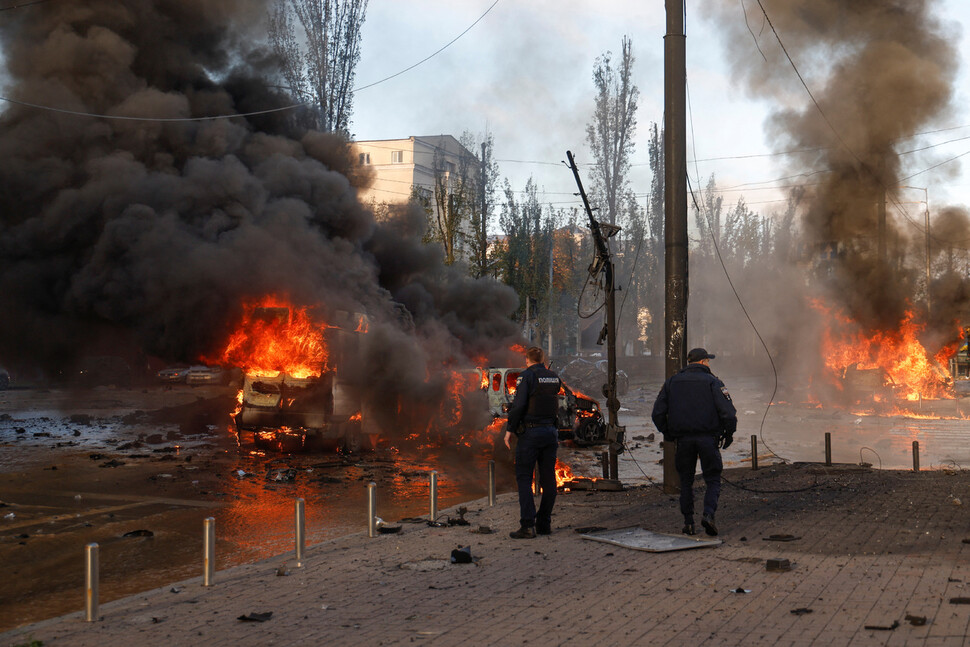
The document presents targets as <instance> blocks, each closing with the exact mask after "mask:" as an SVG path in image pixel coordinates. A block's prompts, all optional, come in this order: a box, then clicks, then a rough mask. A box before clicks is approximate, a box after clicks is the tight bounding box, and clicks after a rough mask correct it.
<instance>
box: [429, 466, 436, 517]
mask: <svg viewBox="0 0 970 647" xmlns="http://www.w3.org/2000/svg"><path fill="white" fill-rule="evenodd" d="M430 498H431V511H430V512H431V518H430V520H431V523H434V522H435V521H437V520H438V472H436V471H434V470H432V471H431V488H430Z"/></svg>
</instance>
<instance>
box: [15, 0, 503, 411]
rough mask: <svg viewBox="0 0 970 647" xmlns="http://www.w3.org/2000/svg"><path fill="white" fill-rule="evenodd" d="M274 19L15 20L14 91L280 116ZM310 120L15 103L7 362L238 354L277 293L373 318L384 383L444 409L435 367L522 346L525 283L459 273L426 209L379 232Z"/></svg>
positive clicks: (20, 14) (78, 5) (253, 10)
mask: <svg viewBox="0 0 970 647" xmlns="http://www.w3.org/2000/svg"><path fill="white" fill-rule="evenodd" d="M265 15H266V6H265V2H262V1H258V0H232V1H228V0H136V1H134V2H123V3H119V2H114V1H106V0H104V1H101V0H94V1H91V0H84V1H74V0H56V1H54V2H49V3H43V4H38V5H32V6H29V7H24V8H22V9H20V10H18V11H11V12H6V13H4V15H3V20H2V22H0V42H2V46H3V55H4V61H5V63H6V67H7V70H8V72H9V77H10V79H11V83H10V85H9V86H8V87H7V88H5V89H4V95H5V96H7V97H9V98H10V99H13V100H15V101H18V102H24V103H31V104H37V105H43V106H51V107H56V108H59V109H62V110H67V111H72V112H75V113H90V114H97V115H111V116H116V117H151V118H155V119H158V120H173V119H185V118H190V117H206V116H214V115H222V114H233V113H240V112H249V111H259V110H266V109H270V108H275V107H279V106H282V105H285V102H286V99H285V98H283V97H281V96H279V95H278V94H277V93H276V92H275V91H274V90H272V89H271V86H272V85H273V74H274V72H273V69H274V68H273V61H272V60H270V58H268V57H267V55H266V53H265V52H266V50H265V49H262V48H261V47H260V45H259V43H260V42H261V40H262V35H263V33H262V31H261V30H262V27H263V25H262V22H263V20H264V17H265ZM290 123H293V120H290V119H288V118H287V113H286V112H281V113H271V114H268V115H262V116H254V117H251V118H233V119H211V120H204V121H145V120H125V119H105V118H98V117H91V116H83V115H78V114H67V113H65V112H56V111H51V110H41V109H38V108H34V107H28V106H25V105H22V103H21V104H18V103H10V104H8V105H7V106H6V108H5V110H4V112H3V113H2V115H0V214H2V220H0V312H2V313H3V314H2V315H0V361H2V362H6V363H13V364H21V365H34V366H43V367H44V368H45V369H46V370H47V371H48V372H56V371H58V370H60V369H63V368H65V367H68V366H70V364H71V363H72V361H74V360H75V359H76V358H77V357H79V356H82V355H84V354H86V353H91V352H95V351H98V354H105V353H103V350H102V349H104V348H105V347H106V346H110V347H111V348H112V349H113V350H114V351H115V352H125V351H130V350H131V349H138V350H140V351H143V352H144V353H147V354H150V355H153V356H158V357H161V358H164V359H167V360H172V361H175V360H181V361H194V360H197V359H198V358H199V357H201V356H213V355H216V354H217V353H218V352H219V350H220V348H219V345H220V344H221V343H223V342H224V340H225V335H226V332H227V329H228V327H229V326H231V325H232V324H233V322H234V321H235V320H236V318H237V317H238V315H239V313H240V309H241V307H242V304H243V303H244V302H245V301H247V300H250V299H253V298H258V297H261V296H263V295H266V294H271V293H272V294H281V295H287V296H289V297H290V298H291V299H292V300H293V301H294V302H296V303H298V304H313V305H322V306H323V307H324V308H325V309H331V310H344V311H351V312H366V313H367V314H368V315H370V316H371V317H372V318H373V319H374V324H373V332H374V333H375V334H374V335H373V338H372V339H371V340H370V341H369V350H368V353H369V354H370V355H369V360H368V363H369V364H370V366H371V368H372V370H373V371H374V373H375V374H382V370H383V369H384V367H386V366H388V365H389V364H394V366H393V371H394V374H393V376H391V375H390V373H388V377H387V379H386V380H382V379H375V383H379V384H380V385H381V388H385V389H388V390H389V391H390V393H391V395H392V396H395V397H396V396H398V395H400V396H402V397H403V396H410V395H412V393H411V391H412V390H413V391H415V392H420V393H421V395H422V396H424V397H426V398H428V399H429V401H434V400H435V398H439V399H440V397H441V396H440V390H441V389H440V388H439V389H437V390H434V392H433V393H430V394H429V393H427V390H428V388H429V387H428V386H427V385H426V379H427V376H428V375H429V374H433V373H434V372H435V371H436V370H438V369H439V368H440V367H441V366H442V365H444V364H446V363H451V364H453V365H454V364H457V365H465V364H468V363H470V362H471V361H472V359H471V358H475V359H479V358H481V357H483V356H487V355H488V354H489V353H490V352H493V351H496V350H499V349H502V348H503V347H506V346H507V345H508V344H509V343H510V342H512V341H513V340H515V339H516V338H517V335H516V327H515V326H514V325H513V324H512V323H511V321H510V320H509V319H508V316H507V315H508V313H509V312H510V311H511V310H513V309H514V307H515V304H516V301H517V300H516V298H515V295H514V294H512V293H511V291H510V290H509V289H508V288H505V287H503V286H500V285H498V284H495V283H492V282H487V281H484V282H473V281H472V280H470V279H468V278H466V277H462V276H461V275H460V273H458V272H456V271H454V270H453V269H451V268H448V267H446V266H445V265H444V264H443V263H442V258H441V255H440V254H438V253H437V252H436V250H434V249H433V248H430V247H428V246H425V245H423V244H422V243H421V237H422V235H423V233H424V229H423V226H424V223H423V219H422V218H421V216H420V215H419V214H415V213H410V212H408V213H405V214H403V215H402V216H401V218H399V219H395V220H391V221H390V222H389V223H387V224H377V223H376V222H375V221H374V218H373V215H372V213H371V212H370V211H369V210H368V209H366V208H364V207H362V206H361V204H360V202H359V201H358V199H357V191H356V186H355V185H359V184H360V183H361V182H364V181H366V178H362V177H360V176H359V175H358V174H359V171H356V170H355V169H354V167H353V165H352V162H351V160H350V157H349V154H348V153H347V150H346V147H345V145H344V142H342V141H341V140H339V139H338V138H336V137H333V136H329V135H323V134H320V133H314V132H310V133H300V132H294V131H293V130H291V128H290V127H289V126H288V124H290ZM401 304H403V306H402V305H401ZM405 310H406V311H405ZM380 340H385V344H383V345H382V344H381V343H380ZM395 358H398V359H395ZM405 358H406V359H405ZM419 384H420V385H421V386H420V387H419V386H417V385H419ZM391 399H394V398H391Z"/></svg>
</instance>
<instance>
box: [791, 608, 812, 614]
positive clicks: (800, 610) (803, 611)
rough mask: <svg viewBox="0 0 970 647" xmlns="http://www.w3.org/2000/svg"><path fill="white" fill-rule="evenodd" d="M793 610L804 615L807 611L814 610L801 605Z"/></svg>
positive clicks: (794, 612)
mask: <svg viewBox="0 0 970 647" xmlns="http://www.w3.org/2000/svg"><path fill="white" fill-rule="evenodd" d="M791 612H792V613H793V614H795V615H796V616H803V615H805V614H806V613H811V612H812V610H811V609H808V608H805V607H799V608H798V609H792V610H791Z"/></svg>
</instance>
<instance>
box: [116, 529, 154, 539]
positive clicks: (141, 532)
mask: <svg viewBox="0 0 970 647" xmlns="http://www.w3.org/2000/svg"><path fill="white" fill-rule="evenodd" d="M154 536H155V533H153V532H152V531H151V530H130V531H128V532H126V533H125V534H123V535H122V537H154Z"/></svg>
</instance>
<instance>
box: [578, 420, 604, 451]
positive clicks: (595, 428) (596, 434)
mask: <svg viewBox="0 0 970 647" xmlns="http://www.w3.org/2000/svg"><path fill="white" fill-rule="evenodd" d="M600 440H602V433H601V432H600V425H599V424H597V421H595V420H588V419H587V420H583V421H582V422H580V423H579V425H578V426H577V427H576V431H575V432H574V433H573V442H574V443H575V444H576V445H577V446H579V447H587V446H589V445H593V444H595V443H597V442H599V441H600Z"/></svg>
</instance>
